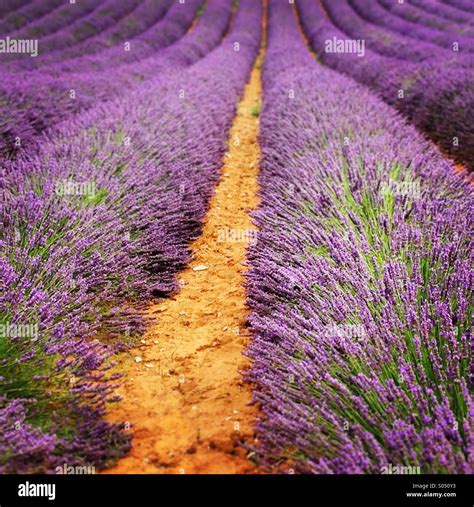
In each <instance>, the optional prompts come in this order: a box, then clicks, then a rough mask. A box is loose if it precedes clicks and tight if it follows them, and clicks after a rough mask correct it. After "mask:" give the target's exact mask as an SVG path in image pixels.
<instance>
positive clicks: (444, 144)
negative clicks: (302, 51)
mask: <svg viewBox="0 0 474 507" xmlns="http://www.w3.org/2000/svg"><path fill="white" fill-rule="evenodd" d="M297 7H298V11H299V13H300V19H301V23H302V25H303V29H304V31H305V33H306V36H307V37H308V39H309V41H310V43H311V45H312V47H313V48H314V50H315V51H316V52H317V54H318V57H319V58H320V59H321V60H322V61H323V62H324V63H325V64H327V65H328V66H329V67H331V68H333V69H335V70H338V71H340V72H342V73H344V74H347V75H349V76H350V77H352V78H354V79H355V80H356V81H358V82H360V83H363V84H365V85H367V86H369V87H370V88H371V89H373V90H374V91H375V92H377V94H378V95H379V96H381V97H382V98H383V99H384V100H385V101H386V102H388V103H389V104H390V105H392V106H394V107H396V108H397V109H398V110H399V111H400V112H402V113H403V114H404V115H405V116H406V117H407V118H408V119H409V121H410V122H412V123H414V124H415V125H416V126H417V127H418V128H419V129H420V130H421V131H423V132H425V133H426V134H427V135H428V136H429V137H430V138H431V139H432V140H433V141H434V142H436V143H437V144H439V145H440V147H441V148H442V149H443V150H444V151H445V152H446V153H448V154H450V155H451V156H452V157H453V158H454V159H455V160H456V161H458V162H460V163H463V164H465V165H466V167H467V168H468V169H471V170H472V169H474V152H473V150H472V146H473V145H474V124H473V122H472V118H473V117H474V80H473V79H472V75H473V66H472V62H471V59H472V57H471V56H469V55H467V56H465V57H462V56H461V55H460V56H459V57H458V58H456V57H453V58H445V57H444V56H443V55H444V53H443V55H442V54H441V53H434V55H433V57H432V58H429V59H427V60H425V61H423V62H411V61H402V60H400V59H395V58H388V57H386V56H383V55H381V54H379V53H376V52H375V51H373V50H371V49H370V48H365V50H364V55H363V57H359V56H358V54H360V53H357V52H347V51H346V52H334V51H332V52H331V51H327V41H333V40H334V39H335V40H342V41H345V40H347V39H348V36H347V35H346V34H345V33H343V32H341V31H340V30H338V29H337V28H336V27H335V26H334V25H333V24H332V22H331V20H330V19H329V18H328V17H327V16H326V13H325V11H324V10H323V8H322V6H321V4H320V3H319V2H314V1H312V0H297ZM360 38H361V39H363V38H364V33H360ZM412 45H413V46H414V47H418V43H417V42H416V41H415V40H413V41H412ZM440 50H441V51H442V52H444V51H445V50H443V49H442V48H440ZM453 53H454V52H453Z"/></svg>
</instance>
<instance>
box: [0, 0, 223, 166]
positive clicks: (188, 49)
mask: <svg viewBox="0 0 474 507" xmlns="http://www.w3.org/2000/svg"><path fill="white" fill-rule="evenodd" d="M201 3H202V0H194V1H188V2H187V3H186V4H180V3H178V2H176V1H174V2H173V5H172V6H171V8H170V9H169V11H168V12H167V13H166V15H165V16H164V17H163V19H160V20H159V21H158V22H157V23H156V24H154V25H153V27H152V29H153V30H154V31H156V32H159V33H160V36H159V37H156V39H157V40H156V41H155V43H154V44H150V45H147V46H146V47H145V48H144V49H143V51H139V50H138V49H137V48H135V47H133V51H130V53H133V55H134V56H133V58H134V62H135V64H134V65H121V59H120V54H119V53H120V52H121V53H125V51H124V47H123V46H122V47H121V48H120V50H117V49H116V48H115V47H114V48H111V51H113V54H110V51H101V52H100V53H98V55H97V58H98V59H99V58H101V59H102V60H103V64H102V71H101V72H96V71H95V67H94V66H92V67H91V68H89V69H85V68H83V71H82V72H78V73H68V72H64V69H62V68H59V72H58V69H56V72H55V73H53V74H51V75H49V74H44V73H43V72H41V71H37V72H34V71H33V72H28V73H26V74H23V73H22V74H19V73H17V72H8V73H5V74H4V75H3V76H2V84H1V88H0V98H2V99H3V102H4V104H3V106H2V107H1V108H0V111H1V115H2V116H1V120H0V154H4V155H9V156H14V155H16V153H17V152H18V151H20V150H22V149H23V148H25V147H28V148H30V149H31V148H32V147H31V145H32V144H33V145H34V142H35V138H36V135H37V134H38V133H39V132H42V131H43V130H45V129H47V128H50V127H52V126H54V125H56V124H57V123H58V122H60V121H62V120H64V119H67V118H68V117H69V116H71V115H73V114H77V113H78V112H79V111H81V110H84V109H88V108H89V107H91V106H92V105H94V104H95V103H97V102H100V101H105V100H110V99H111V98H114V97H116V96H117V95H120V94H122V93H123V92H124V91H125V92H127V91H130V89H131V88H133V87H136V86H137V85H138V86H139V85H140V83H141V82H142V81H143V80H145V79H147V78H148V79H149V78H150V77H151V76H155V75H157V74H158V73H162V74H166V72H167V70H169V69H170V68H173V69H175V68H180V66H181V65H183V64H184V65H189V64H190V63H192V62H193V61H196V60H197V59H198V58H199V57H201V56H202V55H203V54H204V53H203V52H202V50H205V51H209V50H210V49H211V48H212V47H213V46H214V45H215V44H217V42H218V41H219V39H220V37H221V36H222V33H223V30H225V27H226V20H225V17H226V16H227V18H228V16H229V12H230V11H229V6H228V2H223V3H220V4H219V3H215V2H214V3H211V5H210V7H211V9H210V11H211V12H210V13H209V14H206V17H209V16H213V17H215V18H216V19H214V23H215V27H214V26H213V25H212V24H209V22H208V20H207V19H206V22H205V23H198V27H197V30H196V31H192V32H191V33H189V34H186V36H184V37H182V36H183V34H184V32H185V31H186V30H187V29H188V27H189V25H190V24H191V22H192V20H193V18H194V15H195V14H196V11H197V9H198V7H199V6H200V5H201ZM161 9H162V8H161V7H159V8H158V10H160V11H161ZM156 10H157V7H156V4H155V5H151V6H150V9H149V10H145V11H144V12H142V13H141V15H142V17H143V18H144V19H147V18H149V17H150V16H152V15H154V14H155V13H156ZM193 32H196V33H193ZM203 32H204V33H203ZM140 35H141V34H140V33H139V34H138V36H140ZM203 35H206V36H207V40H206V39H205V40H204V41H203V43H198V44H196V42H195V41H197V42H200V37H203ZM180 38H181V39H180ZM178 40H179V42H180V43H181V44H180V46H179V47H175V46H171V45H172V44H173V43H174V42H175V41H178ZM131 44H134V41H133V39H132V40H131ZM165 48H168V51H167V52H164V49H165ZM195 48H196V49H195ZM127 54H128V53H127ZM150 54H151V55H153V56H152V57H150ZM182 54H184V55H189V56H188V57H187V58H183V57H182V56H181V57H180V55H182ZM66 61H67V60H66ZM111 66H112V69H111V68H110V67H111ZM31 104H35V107H34V108H31Z"/></svg>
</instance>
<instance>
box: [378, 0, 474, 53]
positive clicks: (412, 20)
mask: <svg viewBox="0 0 474 507" xmlns="http://www.w3.org/2000/svg"><path fill="white" fill-rule="evenodd" d="M377 1H378V3H379V4H381V5H382V6H383V7H384V8H385V9H387V10H389V11H390V12H392V13H393V14H395V15H396V16H398V17H400V18H403V19H404V20H405V21H407V24H406V25H405V26H406V28H407V29H408V28H409V27H415V26H416V24H417V23H420V24H421V25H425V26H427V27H429V28H433V29H436V30H439V31H441V32H443V31H445V32H449V33H451V34H455V35H458V36H459V35H460V36H468V37H474V27H473V26H472V25H473V20H472V17H471V19H469V18H468V19H467V20H466V25H465V26H462V25H461V26H460V25H459V23H450V22H449V21H448V20H446V19H444V20H443V19H442V18H440V17H439V16H436V15H431V14H428V13H427V12H426V11H423V10H420V9H419V8H418V7H417V6H415V5H411V4H409V3H404V4H399V3H394V2H390V1H389V0H377ZM428 4H429V2H428ZM425 5H426V4H425ZM438 5H439V4H438ZM441 7H442V4H441ZM392 19H393V18H392ZM407 33H408V35H409V31H408V32H407ZM473 42H474V41H473ZM471 43H472V42H471Z"/></svg>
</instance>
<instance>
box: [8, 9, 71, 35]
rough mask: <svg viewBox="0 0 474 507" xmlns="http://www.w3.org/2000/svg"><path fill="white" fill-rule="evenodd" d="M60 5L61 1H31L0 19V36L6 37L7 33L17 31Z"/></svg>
mask: <svg viewBox="0 0 474 507" xmlns="http://www.w3.org/2000/svg"><path fill="white" fill-rule="evenodd" d="M61 4H63V0H33V1H32V2H30V3H27V4H26V5H24V6H23V7H21V8H20V9H17V10H15V11H13V12H10V13H8V14H7V15H6V16H5V17H4V18H3V19H0V34H2V35H6V34H8V33H9V32H13V31H15V30H19V29H20V28H23V27H24V26H25V25H27V24H29V23H31V22H32V21H34V20H35V19H39V18H42V17H43V16H45V15H47V14H48V13H49V12H50V11H51V10H52V9H54V8H57V7H59V6H60V5H61Z"/></svg>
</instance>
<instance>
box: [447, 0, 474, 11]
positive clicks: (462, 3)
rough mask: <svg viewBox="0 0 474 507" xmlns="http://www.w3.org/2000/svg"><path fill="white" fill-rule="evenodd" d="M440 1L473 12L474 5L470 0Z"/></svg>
mask: <svg viewBox="0 0 474 507" xmlns="http://www.w3.org/2000/svg"><path fill="white" fill-rule="evenodd" d="M441 1H442V2H444V3H446V4H448V5H451V6H452V7H456V8H457V9H460V10H462V11H466V12H471V13H473V14H474V5H472V2H471V1H470V0H441Z"/></svg>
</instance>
